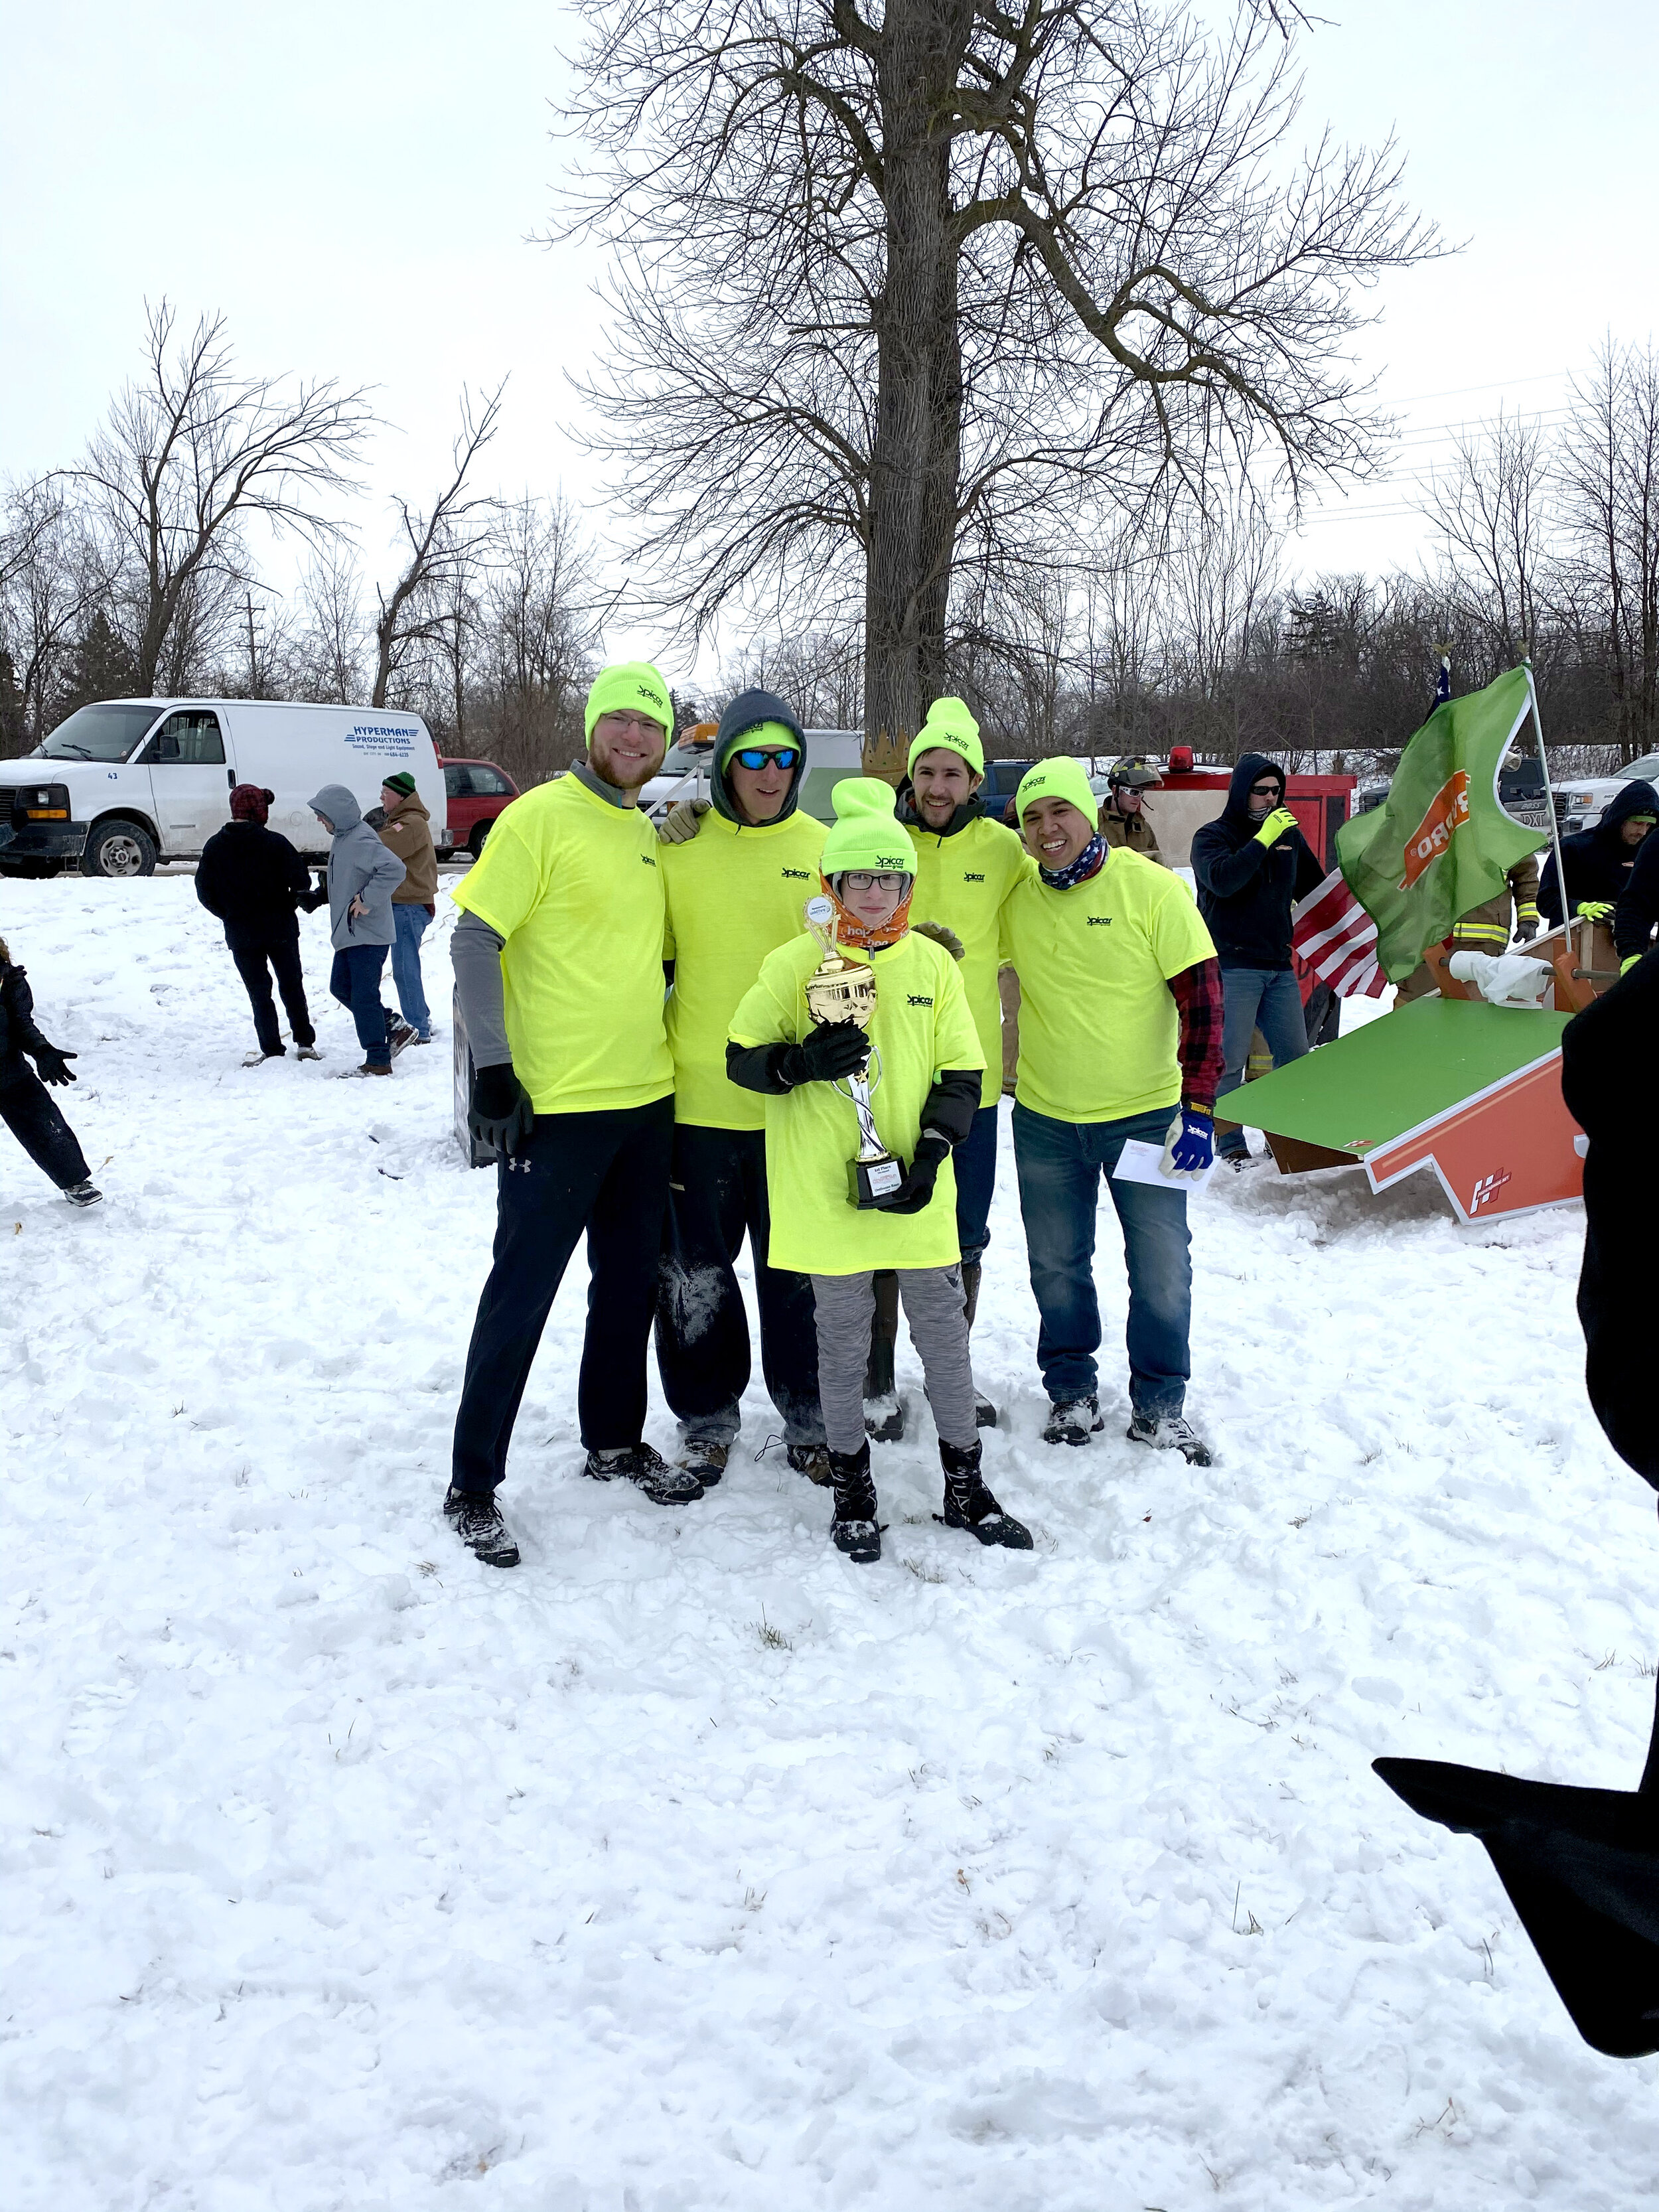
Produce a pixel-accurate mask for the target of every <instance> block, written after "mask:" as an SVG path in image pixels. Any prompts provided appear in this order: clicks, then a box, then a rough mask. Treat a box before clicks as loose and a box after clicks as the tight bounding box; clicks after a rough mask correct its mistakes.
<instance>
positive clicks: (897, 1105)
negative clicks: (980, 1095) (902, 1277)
mask: <svg viewBox="0 0 1659 2212" xmlns="http://www.w3.org/2000/svg"><path fill="white" fill-rule="evenodd" d="M822 958H823V953H822V952H821V951H819V949H818V946H817V941H816V939H812V938H811V937H807V936H801V937H799V938H795V939H792V941H791V942H790V943H789V944H787V945H779V947H778V949H777V951H775V952H769V953H768V955H767V957H766V958H765V959H764V960H763V962H762V963H761V971H760V975H759V976H758V977H757V981H756V982H755V985H754V987H753V988H752V989H751V990H750V992H749V993H748V994H747V995H746V996H745V997H744V1001H743V1004H742V1005H741V1006H739V1007H738V1011H737V1012H736V1013H735V1014H733V1016H732V1036H733V1037H734V1038H735V1039H736V1041H737V1042H738V1043H739V1044H744V1045H756V1044H799V1042H800V1041H801V1039H802V1038H803V1037H804V1036H805V1035H806V1033H807V1031H808V1030H810V1029H811V1026H812V1022H811V1016H810V1015H809V1014H808V1012H807V1011H806V998H805V991H804V989H803V985H804V984H805V981H806V979H807V977H808V976H809V975H811V973H812V970H813V969H815V968H816V967H817V964H818V963H819V962H820V960H822ZM872 965H873V967H874V969H875V971H876V1011H875V1013H874V1015H873V1016H872V1019H871V1023H870V1038H871V1042H872V1046H873V1048H874V1049H873V1050H872V1054H871V1067H872V1071H875V1070H876V1069H877V1059H876V1055H877V1054H879V1055H880V1064H879V1070H878V1074H879V1079H878V1081H877V1082H876V1084H875V1087H874V1090H873V1091H872V1097H871V1105H872V1109H873V1110H874V1114H875V1121H876V1129H877V1133H878V1135H879V1136H880V1138H881V1140H882V1142H883V1143H884V1145H885V1146H886V1147H887V1149H888V1151H889V1152H891V1153H892V1154H893V1155H894V1156H895V1158H898V1159H901V1160H902V1161H903V1162H904V1163H905V1164H906V1165H907V1166H908V1164H909V1163H910V1161H911V1160H912V1159H913V1158H915V1150H916V1140H917V1139H918V1138H919V1137H920V1135H921V1109H922V1108H923V1107H924V1106H925V1105H926V1104H927V1093H928V1092H929V1091H931V1090H932V1089H933V1079H934V1077H935V1076H936V1075H939V1074H942V1073H944V1071H945V1069H946V1068H947V1067H982V1066H984V1065H985V1056H984V1054H982V1053H981V1051H980V1048H979V1037H978V1035H977V1033H976V1032H975V1028H974V1018H973V1016H972V1015H971V1014H970V1013H969V1010H968V994H967V993H966V992H965V991H964V990H963V987H962V978H961V976H960V975H958V974H957V963H956V962H955V961H954V960H953V959H952V958H951V955H950V954H949V953H948V952H947V951H945V948H944V946H943V945H935V944H934V943H933V939H932V938H930V937H918V936H917V935H916V934H915V932H914V931H911V932H909V933H908V934H907V935H905V936H903V937H902V938H901V939H899V941H898V943H897V944H896V945H893V946H891V947H890V949H889V950H888V951H885V952H878V953H877V954H876V956H875V959H874V961H873V963H872ZM758 1095H759V1094H758V1093H757V1096H758ZM763 1104H764V1106H765V1109H766V1191H767V1201H768V1204H769V1206H770V1208H771V1213H772V1242H771V1249H770V1252H769V1258H770V1260H771V1263H772V1265H773V1266H774V1267H790V1268H793V1269H795V1270H796V1271H797V1272H798V1273H801V1274H810V1275H861V1274H864V1273H866V1272H867V1271H868V1270H869V1269H871V1268H873V1267H955V1265H956V1263H957V1261H958V1260H959V1259H960V1258H961V1256H962V1254H961V1249H960V1247H959V1246H958V1244H957V1187H956V1177H955V1176H954V1174H953V1173H952V1171H951V1163H950V1161H949V1160H946V1161H945V1164H944V1166H943V1167H942V1168H940V1170H939V1181H938V1182H936V1183H935V1184H934V1186H933V1198H932V1199H931V1200H930V1201H929V1202H928V1204H927V1205H926V1206H923V1207H922V1209H921V1212H920V1213H883V1212H878V1210H876V1209H874V1208H871V1209H868V1210H866V1211H864V1212H860V1209H859V1208H858V1207H857V1206H854V1205H853V1204H852V1203H851V1201H850V1200H849V1199H848V1194H847V1163H848V1160H850V1159H854V1158H856V1157H857V1154H858V1149H859V1124H858V1116H857V1115H856V1114H854V1111H853V1104H852V1101H851V1100H850V1099H849V1098H848V1097H845V1096H844V1095H843V1094H842V1092H841V1091H837V1090H836V1089H835V1088H834V1087H833V1086H832V1085H829V1084H828V1083H803V1084H802V1085H801V1086H800V1088H799V1090H798V1091H789V1092H788V1093H787V1095H786V1096H785V1097H779V1098H767V1099H765V1100H764V1101H763Z"/></svg>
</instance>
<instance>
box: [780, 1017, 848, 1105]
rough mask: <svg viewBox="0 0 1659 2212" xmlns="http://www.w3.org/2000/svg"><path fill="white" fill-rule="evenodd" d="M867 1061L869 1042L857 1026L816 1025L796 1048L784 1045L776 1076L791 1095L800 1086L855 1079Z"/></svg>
mask: <svg viewBox="0 0 1659 2212" xmlns="http://www.w3.org/2000/svg"><path fill="white" fill-rule="evenodd" d="M869 1057H870V1040H869V1038H868V1037H867V1036H866V1035H865V1034H864V1031H863V1030H861V1029H860V1027H859V1025H858V1024H857V1023H856V1022H819V1023H818V1024H817V1027H816V1028H814V1029H811V1030H808V1031H807V1033H806V1036H805V1038H804V1039H803V1040H802V1042H800V1043H799V1044H790V1045H786V1046H785V1047H784V1048H783V1050H782V1052H781V1054H779V1055H778V1066H777V1072H778V1075H779V1078H780V1079H781V1081H783V1082H785V1083H787V1085H789V1088H790V1089H791V1090H792V1091H793V1090H794V1089H796V1088H797V1086H798V1085H800V1084H803V1083H833V1082H834V1081H835V1079H836V1077H837V1076H838V1075H857V1074H859V1073H860V1072H861V1071H862V1069H863V1067H864V1064H865V1062H866V1060H868V1059H869Z"/></svg>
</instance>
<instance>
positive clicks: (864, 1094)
mask: <svg viewBox="0 0 1659 2212" xmlns="http://www.w3.org/2000/svg"><path fill="white" fill-rule="evenodd" d="M805 915H806V927H807V928H808V930H809V931H810V932H811V934H812V936H813V937H814V938H815V939H817V944H818V946H819V949H820V950H821V951H822V952H823V961H822V962H821V963H820V964H819V965H818V966H817V968H816V969H814V970H813V971H812V973H811V975H809V976H808V977H807V979H806V1011H807V1012H808V1013H809V1014H811V1017H812V1019H813V1021H814V1022H829V1023H832V1024H839V1023H841V1022H856V1023H857V1024H858V1026H859V1027H860V1029H861V1030H867V1029H868V1028H869V1026H870V1017H871V1016H872V1014H873V1013H874V1012H875V1011H876V977H875V970H874V969H872V967H871V965H870V963H869V962H868V961H867V960H848V958H847V957H845V955H844V954H842V953H841V952H838V951H836V933H837V925H836V909H835V905H834V902H832V901H831V900H829V899H827V898H824V897H823V896H819V897H817V898H810V899H808V900H807V902H806V907H805ZM871 1057H872V1060H873V1062H874V1073H873V1075H872V1073H871V1069H870V1066H869V1064H868V1063H866V1069H865V1073H863V1074H862V1075H849V1076H848V1078H847V1079H846V1086H845V1088H844V1089H843V1088H842V1085H841V1084H840V1083H839V1082H837V1083H833V1084H831V1085H830V1086H829V1087H830V1089H831V1090H832V1091H840V1092H841V1095H842V1097H843V1098H846V1099H850V1101H851V1102H852V1107H853V1111H854V1113H855V1114H856V1115H858V1117H859V1149H858V1157H857V1158H856V1159H851V1160H848V1163H847V1202H848V1205H849V1206H885V1205H887V1204H888V1203H889V1201H890V1200H892V1199H895V1198H896V1197H897V1196H898V1194H899V1191H900V1188H901V1187H902V1184H903V1182H904V1164H903V1162H902V1160H896V1159H895V1158H893V1155H892V1154H891V1153H890V1152H889V1151H888V1149H887V1147H886V1146H885V1145H884V1144H883V1143H882V1141H881V1139H880V1138H879V1137H878V1135H877V1134H876V1117H875V1115H874V1113H873V1112H872V1109H871V1105H870V1093H871V1092H872V1091H873V1090H874V1089H875V1088H876V1086H877V1085H878V1084H879V1082H880V1081H881V1058H880V1054H878V1053H877V1052H876V1050H875V1048H874V1046H873V1045H872V1047H871Z"/></svg>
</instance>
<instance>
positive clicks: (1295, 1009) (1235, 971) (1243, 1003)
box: [1216, 968, 1308, 1159]
mask: <svg viewBox="0 0 1659 2212" xmlns="http://www.w3.org/2000/svg"><path fill="white" fill-rule="evenodd" d="M1221 997H1222V1006H1223V1014H1222V1023H1221V1056H1222V1060H1223V1062H1224V1063H1225V1072H1224V1073H1223V1075H1222V1078H1221V1081H1220V1084H1219V1085H1218V1087H1217V1090H1216V1112H1217V1113H1218V1114H1221V1102H1222V1100H1223V1099H1224V1098H1225V1097H1226V1096H1227V1093H1228V1092H1229V1091H1237V1089H1238V1087H1239V1085H1240V1084H1241V1083H1243V1080H1244V1066H1245V1062H1246V1061H1247V1060H1249V1056H1250V1037H1251V1034H1252V1032H1253V1031H1255V1030H1261V1034H1262V1036H1264V1037H1266V1039H1267V1049H1268V1051H1269V1052H1270V1053H1272V1054H1273V1066H1275V1067H1283V1066H1285V1064H1286V1063H1287V1062H1288V1061H1290V1060H1300V1059H1301V1058H1302V1056H1303V1054H1304V1053H1305V1052H1306V1051H1307V1049H1308V1020H1307V1016H1306V1015H1305V1014H1304V1012H1303V1010H1302V989H1301V986H1300V985H1299V984H1298V983H1297V980H1296V977H1295V976H1294V975H1292V974H1291V970H1290V969H1288V968H1224V969H1222V971H1221ZM1221 1118H1222V1119H1223V1120H1224V1121H1226V1120H1228V1119H1230V1118H1231V1117H1230V1116H1229V1115H1225V1114H1222V1115H1221ZM1216 1150H1217V1151H1218V1152H1219V1153H1220V1154H1221V1156H1222V1158H1224V1159H1237V1158H1241V1157H1242V1155H1243V1154H1244V1153H1246V1152H1249V1146H1248V1145H1247V1144H1246V1143H1245V1141H1244V1132H1243V1129H1235V1130H1232V1131H1231V1132H1230V1133H1228V1134H1227V1135H1225V1136H1224V1137H1222V1138H1220V1139H1218V1142H1217V1145H1216Z"/></svg>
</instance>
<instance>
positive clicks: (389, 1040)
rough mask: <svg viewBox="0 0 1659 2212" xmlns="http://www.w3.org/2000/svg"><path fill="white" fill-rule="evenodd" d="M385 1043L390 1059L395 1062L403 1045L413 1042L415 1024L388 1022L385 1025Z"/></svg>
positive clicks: (397, 1021) (399, 1021) (396, 1021)
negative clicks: (389, 1051)
mask: <svg viewBox="0 0 1659 2212" xmlns="http://www.w3.org/2000/svg"><path fill="white" fill-rule="evenodd" d="M414 1042H415V1024H414V1023H413V1022H405V1021H401V1020H396V1019H394V1020H392V1021H389V1022H388V1023H387V1024H386V1044H387V1046H388V1048H390V1050H391V1054H392V1058H393V1060H396V1058H397V1057H398V1054H399V1053H400V1052H401V1051H402V1050H403V1048H404V1046H405V1045H410V1044H413V1043H414Z"/></svg>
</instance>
